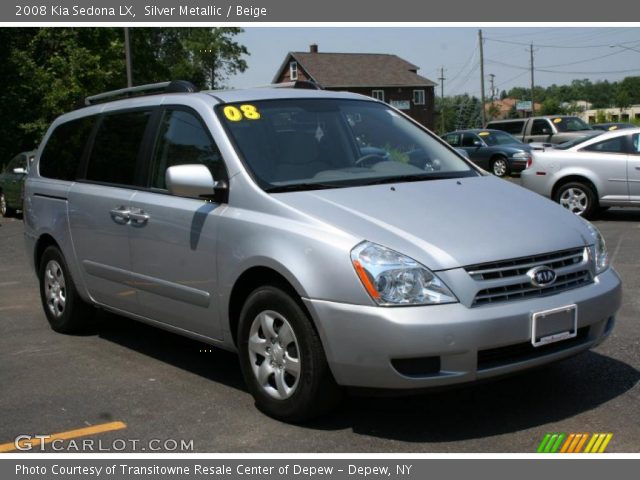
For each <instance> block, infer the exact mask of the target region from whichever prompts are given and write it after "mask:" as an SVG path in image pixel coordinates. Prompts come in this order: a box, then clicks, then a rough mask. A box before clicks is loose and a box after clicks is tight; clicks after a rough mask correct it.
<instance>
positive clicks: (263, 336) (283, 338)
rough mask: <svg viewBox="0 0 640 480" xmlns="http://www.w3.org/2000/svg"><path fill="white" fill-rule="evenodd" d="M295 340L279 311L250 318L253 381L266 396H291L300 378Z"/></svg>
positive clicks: (296, 342) (281, 397)
mask: <svg viewBox="0 0 640 480" xmlns="http://www.w3.org/2000/svg"><path fill="white" fill-rule="evenodd" d="M298 352H299V347H298V340H297V339H296V335H295V333H294V332H293V328H291V325H290V324H289V322H288V321H287V319H286V318H284V317H283V316H282V315H280V314H279V313H278V312H274V311H273V310H265V311H263V312H260V313H259V314H258V315H257V316H256V318H255V319H254V320H253V323H252V325H251V330H250V332H249V362H250V363H251V369H252V371H253V374H254V375H255V378H256V381H257V382H258V385H259V386H260V388H262V390H263V391H264V392H265V393H266V394H267V395H269V396H271V397H273V398H275V399H277V400H284V399H286V398H289V397H291V395H293V394H294V393H295V391H296V388H298V383H299V380H300V355H299V353H298Z"/></svg>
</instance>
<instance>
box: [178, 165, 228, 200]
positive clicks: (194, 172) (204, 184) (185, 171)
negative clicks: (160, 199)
mask: <svg viewBox="0 0 640 480" xmlns="http://www.w3.org/2000/svg"><path fill="white" fill-rule="evenodd" d="M165 182H166V184H167V189H168V190H169V193H171V194H172V195H176V196H178V197H188V198H204V199H213V198H214V195H215V192H216V190H221V189H225V188H227V185H226V184H225V183H224V182H216V181H214V180H213V176H212V175H211V172H210V171H209V169H208V168H207V167H205V166H204V165H202V164H193V165H174V166H173V167H169V168H167V172H166V173H165Z"/></svg>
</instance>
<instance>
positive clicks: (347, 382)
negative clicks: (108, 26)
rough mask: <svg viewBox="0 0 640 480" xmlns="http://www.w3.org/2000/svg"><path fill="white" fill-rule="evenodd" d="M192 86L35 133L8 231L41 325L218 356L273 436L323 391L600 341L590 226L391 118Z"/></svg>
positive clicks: (606, 319) (522, 359) (324, 400)
mask: <svg viewBox="0 0 640 480" xmlns="http://www.w3.org/2000/svg"><path fill="white" fill-rule="evenodd" d="M298 86H299V85H298ZM193 90H194V89H193V88H192V87H191V86H190V85H189V84H187V83H185V82H172V83H170V84H168V85H165V84H156V85H152V86H149V87H137V88H135V87H134V88H133V89H131V90H128V91H125V92H124V94H126V95H131V97H130V98H126V99H119V100H114V97H117V96H118V95H119V94H122V93H123V92H115V93H107V94H101V95H97V96H95V97H92V98H89V99H87V100H88V101H87V103H88V104H89V105H88V106H87V107H85V108H82V109H79V110H76V111H73V112H70V113H67V114H65V115H63V116H61V117H59V118H58V119H56V120H55V121H54V122H53V124H52V125H51V127H50V129H49V131H48V132H47V134H46V136H45V138H44V140H43V142H42V145H41V147H40V148H39V150H38V153H37V157H36V161H35V168H32V169H31V171H30V173H29V177H28V180H27V182H26V196H25V206H24V207H25V215H24V219H25V225H26V243H27V249H28V252H29V257H30V258H31V260H32V261H33V263H34V266H35V269H36V271H37V274H38V277H39V280H40V289H41V297H42V303H43V307H44V311H45V313H46V316H47V318H48V320H49V322H50V324H51V326H52V327H53V329H54V330H56V331H60V332H69V331H72V330H74V329H77V328H79V327H81V326H82V324H83V322H85V321H86V320H87V318H88V316H89V315H90V313H91V310H92V308H90V307H99V308H103V309H107V310H110V311H112V312H116V313H118V314H121V315H124V316H127V317H130V318H133V319H136V320H140V321H143V322H148V323H150V324H152V325H157V326H159V327H162V328H166V329H168V330H171V331H174V332H176V333H179V334H184V335H188V336H190V337H193V338H196V339H199V340H202V341H204V342H208V343H210V344H213V345H217V346H220V347H222V348H225V349H230V350H235V351H237V352H238V353H239V358H240V364H241V367H242V372H243V375H244V378H245V380H246V383H247V386H248V389H249V391H250V392H251V394H252V395H253V396H254V397H255V400H256V404H257V405H258V407H259V408H261V409H262V410H263V411H265V412H267V413H268V414H270V415H272V416H274V417H277V418H280V419H283V420H287V421H301V420H304V419H306V418H310V417H311V416H313V415H317V414H319V413H321V412H323V411H326V410H327V409H328V408H329V407H331V406H332V405H335V403H336V402H337V401H338V399H339V398H340V393H341V392H342V390H343V387H365V388H373V389H393V390H406V391H408V390H411V389H421V388H426V387H433V386H439V387H440V386H447V385H452V384H457V383H462V382H469V381H473V380H477V379H484V378H489V377H493V376H497V375H502V374H506V373H512V372H515V371H519V370H524V369H527V368H530V367H535V366H539V365H542V364H545V363H548V362H551V361H554V360H558V359H561V358H565V357H567V356H570V355H573V354H576V353H578V352H581V351H584V350H587V349H589V348H591V347H593V346H595V345H597V344H598V343H600V342H601V341H602V340H603V339H604V338H605V337H607V335H608V334H609V333H610V332H611V331H612V328H613V326H614V322H615V313H616V311H617V310H618V308H619V306H620V302H621V284H620V280H619V278H618V275H617V274H616V272H615V271H614V270H613V268H611V267H610V266H609V261H608V257H607V251H606V248H605V243H604V240H603V238H602V236H601V235H600V233H599V232H598V230H597V229H596V228H595V227H594V226H592V225H591V224H589V223H587V222H586V221H585V220H583V219H581V218H578V217H576V216H575V215H572V214H571V213H570V212H568V211H566V210H565V209H563V208H562V207H559V206H558V205H555V204H553V203H552V202H550V201H548V200H546V199H543V198H542V197H540V196H538V195H536V194H534V193H531V192H529V191H527V190H525V189H522V188H520V187H519V186H515V185H512V184H510V183H508V182H505V181H504V180H500V179H497V178H495V177H493V176H491V175H487V174H486V173H485V172H483V171H482V170H480V169H478V168H477V167H475V166H474V165H473V164H472V163H470V162H469V161H468V160H466V159H464V158H462V157H461V156H460V155H459V154H457V153H456V152H455V151H454V150H453V149H451V148H450V147H449V146H448V145H446V143H444V142H443V141H442V140H440V139H439V138H437V137H436V136H435V135H433V134H432V133H431V132H429V131H428V130H426V129H424V128H423V127H422V126H420V125H419V124H417V123H415V122H414V121H413V120H411V119H410V118H408V117H407V116H405V115H404V114H402V113H401V112H399V111H398V110H396V109H394V108H391V107H390V106H389V105H387V104H385V103H383V102H379V101H376V100H373V99H371V98H368V97H364V96H360V95H355V94H351V93H337V92H323V91H318V90H312V89H307V88H269V87H266V88H260V89H248V90H237V91H226V92H223V91H212V92H195V91H193ZM137 93H142V94H144V95H138V96H135V95H136V94H137ZM212 368H213V367H212Z"/></svg>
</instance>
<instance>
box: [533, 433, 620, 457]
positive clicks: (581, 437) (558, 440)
mask: <svg viewBox="0 0 640 480" xmlns="http://www.w3.org/2000/svg"><path fill="white" fill-rule="evenodd" d="M612 438H613V434H612V433H594V434H590V433H569V434H566V433H555V432H553V433H547V434H545V436H544V437H543V438H542V441H541V442H540V445H538V448H537V450H536V452H537V453H580V452H583V453H604V451H605V450H606V448H607V446H608V445H609V442H610V441H611V439H612ZM585 444H586V447H585ZM583 447H585V448H584V451H583Z"/></svg>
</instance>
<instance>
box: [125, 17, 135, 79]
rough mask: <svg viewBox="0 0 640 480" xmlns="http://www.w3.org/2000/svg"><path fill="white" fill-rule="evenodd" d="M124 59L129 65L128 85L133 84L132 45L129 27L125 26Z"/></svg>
mask: <svg viewBox="0 0 640 480" xmlns="http://www.w3.org/2000/svg"><path fill="white" fill-rule="evenodd" d="M124 60H125V63H126V66H127V87H129V88H130V87H132V86H133V75H132V73H131V45H130V44H129V28H128V27H124Z"/></svg>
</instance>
